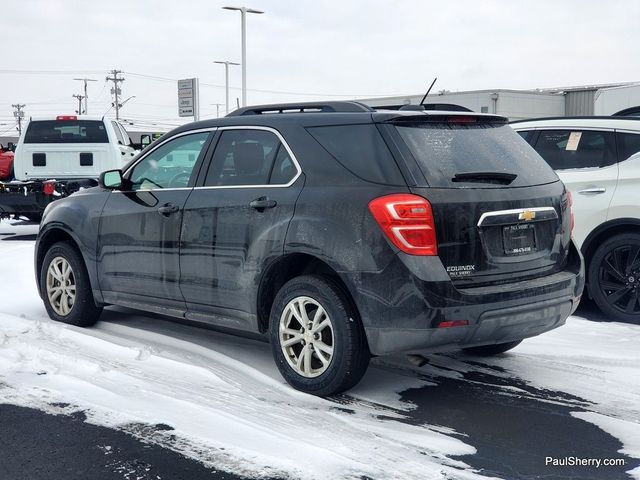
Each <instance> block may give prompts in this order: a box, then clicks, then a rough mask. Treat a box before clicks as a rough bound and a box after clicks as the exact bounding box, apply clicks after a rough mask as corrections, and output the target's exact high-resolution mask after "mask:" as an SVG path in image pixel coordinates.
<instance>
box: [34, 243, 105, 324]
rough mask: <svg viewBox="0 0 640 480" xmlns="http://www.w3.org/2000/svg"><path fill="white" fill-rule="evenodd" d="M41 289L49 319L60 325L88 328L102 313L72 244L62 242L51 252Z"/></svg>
mask: <svg viewBox="0 0 640 480" xmlns="http://www.w3.org/2000/svg"><path fill="white" fill-rule="evenodd" d="M40 290H41V297H42V298H43V300H44V305H45V308H46V309H47V313H48V314H49V317H50V318H51V319H53V320H56V321H58V322H64V323H68V324H69V325H76V326H79V327H88V326H90V325H93V324H94V323H96V321H97V320H98V318H99V317H100V314H101V313H102V308H100V307H97V306H96V305H95V303H94V301H93V294H92V292H91V284H90V282H89V274H88V273H87V269H86V267H85V265H84V261H83V260H82V257H81V256H80V254H79V253H78V251H77V250H76V249H75V248H74V247H73V246H72V245H71V244H69V243H68V242H58V243H56V244H54V245H53V246H52V247H51V248H49V250H48V251H47V254H46V255H45V257H44V260H43V262H42V267H41V270H40Z"/></svg>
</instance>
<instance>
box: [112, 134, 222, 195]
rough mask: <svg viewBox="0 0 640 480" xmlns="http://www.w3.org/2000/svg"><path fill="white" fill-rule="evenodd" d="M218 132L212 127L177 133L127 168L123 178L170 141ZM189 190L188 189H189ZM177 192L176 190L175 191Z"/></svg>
mask: <svg viewBox="0 0 640 480" xmlns="http://www.w3.org/2000/svg"><path fill="white" fill-rule="evenodd" d="M216 130H218V127H210V128H199V129H197V130H189V131H188V132H181V133H177V134H175V135H172V136H171V137H169V138H166V139H165V140H163V141H162V142H160V143H159V144H158V145H156V146H155V147H153V148H152V149H151V150H149V151H148V152H145V154H144V155H143V156H141V157H140V158H139V159H137V160H136V161H135V163H133V164H132V165H131V166H129V168H127V169H126V170H125V171H124V172H122V176H123V177H125V176H126V175H128V174H129V172H130V171H131V170H132V169H134V168H135V167H137V166H138V164H139V163H140V162H142V161H143V160H145V159H146V158H147V157H148V156H149V155H151V154H152V153H153V152H155V151H156V150H157V149H158V148H160V147H161V146H162V145H164V144H165V143H168V142H170V141H172V140H173V139H175V138H180V137H184V136H185V135H193V134H195V133H204V132H215V131H216ZM187 188H188V187H187ZM153 190H168V189H166V188H155V189H153ZM174 190H175V189H174ZM132 191H135V192H139V190H132Z"/></svg>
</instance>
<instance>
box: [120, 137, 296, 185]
mask: <svg viewBox="0 0 640 480" xmlns="http://www.w3.org/2000/svg"><path fill="white" fill-rule="evenodd" d="M217 130H264V131H267V132H271V133H273V134H274V135H275V136H276V137H278V140H280V142H281V143H282V145H284V148H285V149H286V150H287V153H288V154H289V157H290V158H291V161H292V162H293V165H294V166H295V168H296V174H295V175H294V176H293V178H292V179H291V180H290V181H289V182H288V183H286V184H285V183H279V184H275V185H271V184H267V185H212V186H201V187H179V188H145V189H140V190H113V193H116V192H119V193H131V192H171V191H178V190H214V189H216V190H217V189H226V188H287V187H290V186H291V185H293V184H294V183H295V182H296V180H298V178H299V177H300V175H302V167H300V163H298V159H297V158H296V156H295V155H294V153H293V151H292V150H291V147H289V144H288V143H287V142H286V141H285V139H284V137H283V136H282V135H281V134H280V132H279V131H278V130H276V129H275V128H272V127H265V126H262V125H230V126H227V127H211V128H200V129H198V130H190V131H188V132H181V133H178V134H176V135H173V136H171V137H170V138H167V139H166V140H164V141H162V142H160V143H159V144H158V145H156V146H155V147H153V149H151V150H149V151H148V152H146V153H145V154H144V156H143V157H141V158H139V159H138V160H136V162H135V163H134V164H132V165H131V166H130V167H129V168H128V169H127V170H126V171H125V172H123V174H122V176H123V177H124V176H126V175H128V173H129V171H131V170H132V169H133V168H135V167H136V166H137V165H138V164H139V163H140V162H142V161H143V160H144V159H145V158H147V156H148V155H150V154H151V153H152V152H154V151H155V150H156V149H158V148H160V147H161V146H162V145H164V144H165V143H167V142H170V141H171V140H173V139H174V138H178V137H182V136H184V135H191V134H195V133H203V132H215V131H217ZM212 158H213V157H212ZM209 166H210V165H209Z"/></svg>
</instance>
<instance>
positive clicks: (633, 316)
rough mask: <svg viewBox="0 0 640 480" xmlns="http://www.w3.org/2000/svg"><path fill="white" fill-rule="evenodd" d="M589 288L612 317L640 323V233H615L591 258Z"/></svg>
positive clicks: (594, 298) (605, 312)
mask: <svg viewBox="0 0 640 480" xmlns="http://www.w3.org/2000/svg"><path fill="white" fill-rule="evenodd" d="M588 279H589V292H590V293H591V296H592V298H593V300H594V301H595V302H596V304H597V305H598V307H599V308H600V310H602V312H603V313H604V314H605V315H607V317H609V318H610V319H612V320H617V321H620V322H629V323H640V235H639V234H636V233H627V234H623V235H616V236H614V237H612V238H610V239H608V240H606V241H605V242H603V243H602V245H600V246H599V247H598V249H597V250H596V251H595V253H594V255H593V257H592V258H591V261H590V262H589V275H588Z"/></svg>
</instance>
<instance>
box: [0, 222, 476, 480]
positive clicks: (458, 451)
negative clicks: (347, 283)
mask: <svg viewBox="0 0 640 480" xmlns="http://www.w3.org/2000/svg"><path fill="white" fill-rule="evenodd" d="M14 227H17V226H14ZM30 228H31V230H32V231H31V232H30V231H29V227H24V226H19V228H13V229H10V228H8V227H7V223H6V222H4V223H2V224H0V234H4V233H12V232H14V231H16V232H18V231H20V234H28V233H29V232H30V233H33V228H34V227H30ZM33 246H34V244H33V242H32V241H30V242H28V241H20V240H15V241H8V240H7V241H1V242H0V272H1V273H0V278H2V284H1V285H2V286H1V288H0V384H4V388H0V402H7V403H13V404H18V405H25V406H32V407H36V408H40V409H43V410H45V411H50V412H54V413H56V412H60V411H62V412H65V411H66V412H68V411H70V410H73V409H82V410H86V411H87V415H88V418H89V421H91V422H94V423H97V424H101V425H106V426H118V427H123V426H124V428H125V429H127V427H126V426H127V425H132V424H133V425H135V424H140V423H146V424H151V425H154V424H163V425H169V426H170V427H172V428H173V430H171V431H169V434H170V435H175V436H176V437H178V440H177V441H173V442H172V443H171V445H170V446H171V447H172V448H175V449H176V450H178V451H180V452H182V453H184V454H186V455H191V456H193V457H194V458H198V459H199V460H202V461H204V462H205V463H208V464H210V465H212V466H215V467H217V468H219V469H223V470H227V471H232V472H236V473H241V474H247V475H258V476H276V475H291V476H294V477H300V478H318V479H319V478H360V477H361V476H362V475H368V476H371V477H375V478H398V477H399V478H460V479H473V478H484V477H480V476H479V475H476V474H474V473H473V472H472V471H471V469H470V468H469V467H468V465H466V464H465V463H464V462H463V461H460V460H458V459H452V458H451V457H453V456H460V455H469V454H473V453H475V449H474V448H473V447H472V446H470V445H467V444H465V443H464V442H463V441H461V440H459V439H458V438H455V437H454V436H451V435H448V434H445V433H442V431H441V430H442V429H441V428H433V429H431V428H429V426H428V425H424V426H411V425H407V424H406V423H402V422H400V421H398V420H399V419H401V418H402V415H403V413H402V409H407V408H411V406H410V405H407V404H404V405H398V403H399V401H398V398H399V397H398V395H397V393H398V392H400V391H402V390H405V389H407V388H412V387H420V386H423V385H426V384H427V382H424V381H421V380H419V379H414V378H401V379H400V381H396V382H394V381H393V379H392V381H389V379H386V378H385V375H386V374H385V373H384V372H376V370H375V369H371V372H370V373H369V375H368V376H367V378H366V379H365V381H364V382H363V384H362V386H361V387H360V391H361V392H362V393H363V397H366V398H367V400H366V401H361V402H348V405H342V404H341V403H337V402H336V401H330V400H325V399H320V398H316V397H313V396H309V395H305V394H302V393H300V392H297V391H295V390H293V389H291V388H290V387H289V386H288V385H287V384H286V383H285V382H284V381H283V379H282V378H281V377H280V375H279V374H278V372H277V369H276V368H275V365H274V363H273V360H272V358H271V353H270V349H269V346H268V345H267V344H262V343H259V342H255V341H250V340H245V339H241V338H236V337H231V336H227V335H221V334H217V333H215V332H209V331H206V330H201V329H187V328H185V327H184V326H181V325H175V326H174V325H173V324H171V323H169V322H164V321H161V320H155V319H152V318H140V317H139V316H137V315H132V314H130V313H127V312H124V313H117V312H108V311H107V312H106V313H105V314H104V315H105V317H107V319H109V318H111V319H118V318H122V317H123V316H124V317H127V321H126V322H124V323H118V322H117V321H116V322H111V321H104V322H101V323H99V325H98V326H97V327H95V328H92V329H80V328H75V327H71V326H67V325H63V324H60V323H56V322H52V321H50V320H49V319H48V318H47V315H46V313H45V310H44V307H43V305H42V301H41V300H40V298H39V297H38V294H37V292H36V287H35V280H34V275H33V267H32V262H33ZM381 382H382V383H383V384H386V386H387V387H388V388H385V389H383V390H382V391H381V392H380V394H379V401H378V396H377V395H376V387H371V385H372V384H373V385H376V386H379V384H380V383H381ZM64 404H71V406H69V407H67V406H66V405H64ZM398 406H401V407H402V408H397V407H398ZM447 433H450V432H447ZM158 435H161V433H158ZM167 436H168V435H167ZM165 440H166V438H165Z"/></svg>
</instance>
